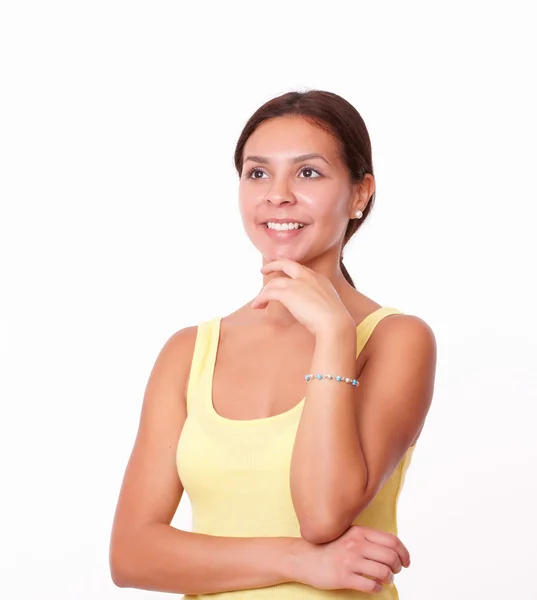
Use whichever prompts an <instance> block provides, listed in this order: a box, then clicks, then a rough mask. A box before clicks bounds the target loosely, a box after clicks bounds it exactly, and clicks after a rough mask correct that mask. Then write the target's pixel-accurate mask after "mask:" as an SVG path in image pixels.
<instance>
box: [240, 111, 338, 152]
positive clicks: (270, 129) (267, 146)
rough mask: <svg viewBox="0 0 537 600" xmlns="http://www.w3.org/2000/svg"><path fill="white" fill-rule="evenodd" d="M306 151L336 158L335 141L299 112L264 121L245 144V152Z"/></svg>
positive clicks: (336, 146)
mask: <svg viewBox="0 0 537 600" xmlns="http://www.w3.org/2000/svg"><path fill="white" fill-rule="evenodd" d="M309 152H317V153H319V154H326V155H330V156H332V157H335V156H336V155H337V154H338V142H337V140H336V139H335V138H334V137H333V136H332V135H331V134H330V133H328V132H327V131H326V130H325V129H323V128H322V127H320V126H319V125H314V124H312V123H311V122H310V121H307V120H306V119H304V118H303V117H301V116H298V115H286V116H284V117H273V118H272V119H269V120H267V121H264V122H263V123H261V125H259V126H258V127H257V129H256V130H255V131H254V132H253V133H252V135H251V136H250V137H249V138H248V140H247V142H246V144H245V146H244V154H245V155H246V154H256V155H262V156H267V157H268V156H271V155H274V156H276V155H285V154H289V155H293V156H294V155H297V154H306V153H309Z"/></svg>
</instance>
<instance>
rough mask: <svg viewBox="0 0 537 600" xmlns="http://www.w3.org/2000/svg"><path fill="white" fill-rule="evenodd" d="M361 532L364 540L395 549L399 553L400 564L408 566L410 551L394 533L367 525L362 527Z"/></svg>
mask: <svg viewBox="0 0 537 600" xmlns="http://www.w3.org/2000/svg"><path fill="white" fill-rule="evenodd" d="M363 533H364V536H365V539H366V540H368V541H370V542H373V543H374V544H380V545H381V546H386V547H387V548H391V549H393V550H395V551H396V552H397V554H398V555H399V558H400V560H401V564H402V565H403V566H405V567H409V566H410V552H409V551H408V549H407V547H406V546H405V545H404V544H403V542H402V541H401V540H400V539H399V538H398V537H397V536H396V535H393V534H391V533H388V532H387V531H380V530H379V529H372V528H369V527H364V528H363Z"/></svg>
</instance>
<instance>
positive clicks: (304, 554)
mask: <svg viewBox="0 0 537 600" xmlns="http://www.w3.org/2000/svg"><path fill="white" fill-rule="evenodd" d="M314 551H315V545H314V544H311V543H310V542H307V541H306V540H305V539H303V538H288V543H287V544H286V549H285V552H283V553H282V561H281V575H282V576H283V577H284V579H285V581H286V582H296V583H305V584H307V583H308V581H309V579H308V568H307V565H308V558H309V557H310V556H311V553H312V552H314Z"/></svg>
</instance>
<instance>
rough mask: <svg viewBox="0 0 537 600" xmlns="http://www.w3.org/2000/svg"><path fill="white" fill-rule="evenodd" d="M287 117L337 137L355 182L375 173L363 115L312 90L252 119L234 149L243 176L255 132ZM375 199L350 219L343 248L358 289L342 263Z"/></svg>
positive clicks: (290, 95)
mask: <svg viewBox="0 0 537 600" xmlns="http://www.w3.org/2000/svg"><path fill="white" fill-rule="evenodd" d="M285 115H299V116H301V117H304V118H305V119H307V120H308V121H310V122H311V123H312V124H313V125H317V126H319V127H322V128H323V129H324V130H325V131H327V132H328V133H330V134H331V135H333V136H335V137H336V138H337V139H338V140H339V143H340V154H341V158H342V160H343V162H344V163H345V165H346V166H347V168H348V170H349V174H350V176H351V180H352V182H353V183H358V182H360V181H361V180H362V179H363V177H364V175H365V174H366V173H371V175H373V176H374V173H373V160H372V156H371V140H370V138H369V133H368V131H367V128H366V126H365V123H364V120H363V119H362V117H361V116H360V113H359V112H358V111H357V110H356V109H355V108H354V106H353V105H352V104H350V103H349V102H347V100H345V99H344V98H342V97H341V96H338V95H337V94H334V93H332V92H325V91H321V90H309V91H306V92H287V93H286V94H283V95H281V96H277V97H276V98H273V99H272V100H269V101H268V102H266V103H265V104H263V106H261V107H259V108H258V109H257V110H256V112H255V113H254V114H253V115H252V116H251V117H250V119H249V120H248V122H247V123H246V125H245V126H244V129H243V130H242V132H241V134H240V136H239V139H238V141H237V146H236V148H235V156H234V162H235V168H236V169H237V172H238V174H239V177H240V176H241V174H242V165H243V150H244V145H245V144H246V141H247V140H248V138H249V137H250V136H251V135H252V133H253V132H254V131H255V130H256V129H257V127H258V126H259V125H261V123H263V121H267V120H268V119H272V118H274V117H283V116H285ZM374 200H375V192H373V194H372V195H371V198H370V200H369V202H368V204H367V206H366V207H365V209H364V210H363V216H362V218H361V219H350V220H349V224H348V225H347V229H346V231H345V236H344V238H343V246H342V248H341V257H340V267H341V271H342V273H343V275H344V277H345V279H346V280H347V281H348V282H349V283H350V284H351V285H352V287H354V288H355V287H356V286H355V285H354V282H353V280H352V278H351V276H350V275H349V273H348V271H347V269H346V268H345V265H344V264H343V248H344V247H345V246H346V244H347V242H348V241H349V240H350V239H351V237H352V236H353V235H354V234H355V233H356V231H357V230H358V229H359V227H360V226H361V224H362V223H363V222H364V221H365V219H366V218H367V215H368V214H369V212H370V211H371V208H372V206H373V203H374Z"/></svg>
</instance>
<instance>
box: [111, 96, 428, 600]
mask: <svg viewBox="0 0 537 600" xmlns="http://www.w3.org/2000/svg"><path fill="white" fill-rule="evenodd" d="M235 164H236V168H237V171H238V173H239V177H240V184H239V198H240V211H241V217H242V221H243V223H244V227H245V230H246V233H247V235H248V237H249V239H250V240H251V242H252V244H254V246H255V247H256V248H257V249H258V250H259V252H260V254H261V256H262V263H263V266H262V269H261V272H262V274H263V287H262V289H261V290H260V292H259V294H258V295H257V296H256V297H255V298H254V299H253V301H248V302H247V303H246V304H245V305H244V306H242V307H240V308H239V309H238V310H236V311H235V312H233V313H232V314H229V315H227V316H224V317H214V318H211V319H209V320H206V321H204V322H202V323H200V324H199V325H198V326H192V327H187V328H185V329H182V330H180V331H178V332H176V333H174V334H173V335H172V336H171V337H170V339H169V340H168V341H167V342H166V344H165V345H164V347H163V349H162V350H161V352H160V354H159V356H158V358H157V360H156V362H155V365H154V367H153V370H152V372H151V375H150V378H149V381H148V384H147V389H146V392H145V396H144V401H143V407H142V413H141V418H140V425H139V430H138V435H137V438H136V441H135V445H134V448H133V451H132V455H131V458H130V460H129V464H128V466H127V469H126V473H125V477H124V481H123V485H122V489H121V493H120V497H119V501H118V505H117V509H116V515H115V520H114V526H113V530H112V538H111V545H110V565H111V573H112V578H113V581H114V582H115V583H116V585H118V586H121V587H134V588H141V589H147V590H158V591H163V592H176V593H182V594H186V597H187V598H194V597H197V598H201V597H207V598H211V599H217V598H237V599H239V598H246V599H248V600H250V599H251V600H253V599H256V600H257V599H265V598H278V599H283V600H285V599H288V600H292V599H297V600H298V599H306V598H307V599H314V598H326V599H328V598H349V599H351V598H353V599H356V598H366V597H372V595H375V596H376V597H377V598H382V599H391V600H393V599H395V598H398V595H397V589H396V587H395V584H394V574H397V573H399V572H400V571H401V569H402V567H408V566H409V564H410V556H409V552H408V550H407V548H406V547H405V546H404V545H403V543H402V542H401V541H400V540H399V539H398V537H397V536H396V533H397V520H396V507H397V500H398V496H399V493H400V490H401V487H402V485H403V481H404V477H405V472H406V469H407V468H408V465H409V462H410V459H411V456H412V452H413V450H414V448H415V445H416V440H417V439H418V436H419V434H420V431H421V429H422V427H423V424H424V422H425V419H426V415H427V412H428V410H429V406H430V403H431V399H432V395H433V387H434V377H435V364H436V343H435V338H434V335H433V333H432V331H431V329H430V327H429V326H428V325H427V324H426V323H425V322H424V321H423V320H421V319H420V318H418V317H416V316H412V315H406V314H403V313H402V312H401V311H400V310H398V309H396V308H390V307H386V306H382V305H380V304H378V303H376V302H375V301H373V300H372V299H370V298H368V297H367V296H366V295H365V294H363V293H362V292H360V291H358V290H357V289H356V287H355V285H354V283H353V281H352V279H351V277H350V276H349V274H348V272H347V270H346V269H345V267H344V266H343V262H342V250H343V247H344V246H345V244H346V243H347V242H348V241H349V239H350V238H351V236H352V235H353V234H354V233H355V232H356V231H357V229H358V228H359V227H360V225H361V224H362V223H363V222H364V220H365V219H366V218H367V216H368V214H369V212H370V210H371V208H372V205H373V200H374V195H375V194H374V192H375V179H374V177H373V165H372V158H371V145H370V140H369V135H368V132H367V129H366V127H365V124H364V122H363V120H362V118H361V116H360V115H359V113H358V112H357V111H356V109H355V108H354V107H353V106H352V105H351V104H349V103H348V102H347V101H346V100H344V99H343V98H341V97H340V96H337V95H336V94H333V93H329V92H322V91H309V92H305V93H299V92H292V93H287V94H284V95H283V96H279V97H277V98H274V99H273V100H271V101H269V102H267V103H266V104H265V105H263V106H262V107H261V108H259V109H258V110H257V112H256V113H255V114H254V115H253V116H252V117H251V118H250V120H249V121H248V122H247V124H246V126H245V128H244V130H243V132H242V134H241V136H240V138H239V140H238V143H237V148H236V151H235ZM183 490H186V491H187V494H188V496H189V499H190V502H191V505H192V511H193V527H192V532H186V531H181V530H178V529H175V528H173V527H171V525H170V523H171V520H172V518H173V516H174V514H175V512H176V509H177V506H178V504H179V501H180V499H181V497H182V494H183ZM209 594H211V595H210V596H209Z"/></svg>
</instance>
